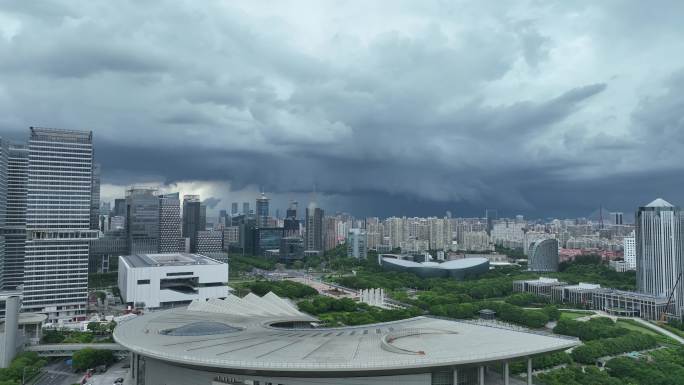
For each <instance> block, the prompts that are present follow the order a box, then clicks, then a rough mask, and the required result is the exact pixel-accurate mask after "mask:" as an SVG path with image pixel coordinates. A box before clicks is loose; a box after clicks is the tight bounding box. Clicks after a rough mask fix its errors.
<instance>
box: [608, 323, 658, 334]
mask: <svg viewBox="0 0 684 385" xmlns="http://www.w3.org/2000/svg"><path fill="white" fill-rule="evenodd" d="M615 324H616V325H617V326H621V327H623V328H625V329H629V330H633V331H635V332H639V333H644V334H648V335H652V336H654V337H657V336H660V335H661V334H660V333H658V332H656V331H655V330H653V329H649V328H647V327H646V326H642V325H639V324H637V323H635V322H633V321H631V322H630V321H628V320H623V319H618V320H617V322H616V323H615Z"/></svg>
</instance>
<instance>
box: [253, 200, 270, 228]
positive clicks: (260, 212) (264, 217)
mask: <svg viewBox="0 0 684 385" xmlns="http://www.w3.org/2000/svg"><path fill="white" fill-rule="evenodd" d="M269 201H270V199H268V197H267V196H266V194H264V193H261V195H260V196H259V197H258V198H257V200H256V215H257V227H268V215H269V213H268V202H269Z"/></svg>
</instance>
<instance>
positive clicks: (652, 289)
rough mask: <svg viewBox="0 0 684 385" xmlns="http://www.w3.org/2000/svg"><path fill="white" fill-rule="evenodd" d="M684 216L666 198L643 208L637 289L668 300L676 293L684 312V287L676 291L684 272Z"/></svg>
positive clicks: (638, 219) (639, 221) (679, 309)
mask: <svg viewBox="0 0 684 385" xmlns="http://www.w3.org/2000/svg"><path fill="white" fill-rule="evenodd" d="M683 221H684V215H682V212H681V209H680V208H679V207H676V206H674V205H672V204H670V203H669V202H667V201H665V200H663V199H660V198H659V199H656V200H654V201H653V202H651V203H649V204H648V205H646V206H643V207H640V208H639V211H637V214H636V256H637V258H636V268H637V289H638V290H639V292H641V293H644V294H650V295H653V296H659V297H667V296H669V295H670V293H671V292H672V291H673V290H674V300H673V303H674V305H675V306H674V307H672V308H670V309H669V311H670V312H671V313H673V314H677V315H680V314H681V312H682V310H683V309H684V284H682V283H681V282H680V284H679V285H677V287H676V288H675V283H676V282H677V277H678V276H679V275H680V274H682V272H684V255H683V251H682V246H683V245H682V242H684V233H683V232H684V223H682V222H683Z"/></svg>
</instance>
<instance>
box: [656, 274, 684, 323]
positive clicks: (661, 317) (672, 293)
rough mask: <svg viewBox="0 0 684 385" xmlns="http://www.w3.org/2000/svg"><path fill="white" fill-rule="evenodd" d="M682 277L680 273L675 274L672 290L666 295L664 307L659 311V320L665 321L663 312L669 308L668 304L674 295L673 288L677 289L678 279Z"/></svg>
mask: <svg viewBox="0 0 684 385" xmlns="http://www.w3.org/2000/svg"><path fill="white" fill-rule="evenodd" d="M681 278H682V273H679V275H678V276H677V280H676V281H675V284H674V286H672V291H671V292H670V295H669V296H668V297H667V303H666V304H665V309H664V310H663V312H662V313H660V322H665V319H666V317H665V313H666V312H667V309H669V308H670V304H671V303H672V297H674V293H675V290H676V289H677V284H679V280H680V279H681Z"/></svg>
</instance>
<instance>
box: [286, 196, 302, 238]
mask: <svg viewBox="0 0 684 385" xmlns="http://www.w3.org/2000/svg"><path fill="white" fill-rule="evenodd" d="M283 226H284V227H285V236H288V237H290V236H294V235H299V220H297V201H291V202H290V207H288V208H287V211H286V212H285V220H284V221H283Z"/></svg>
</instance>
